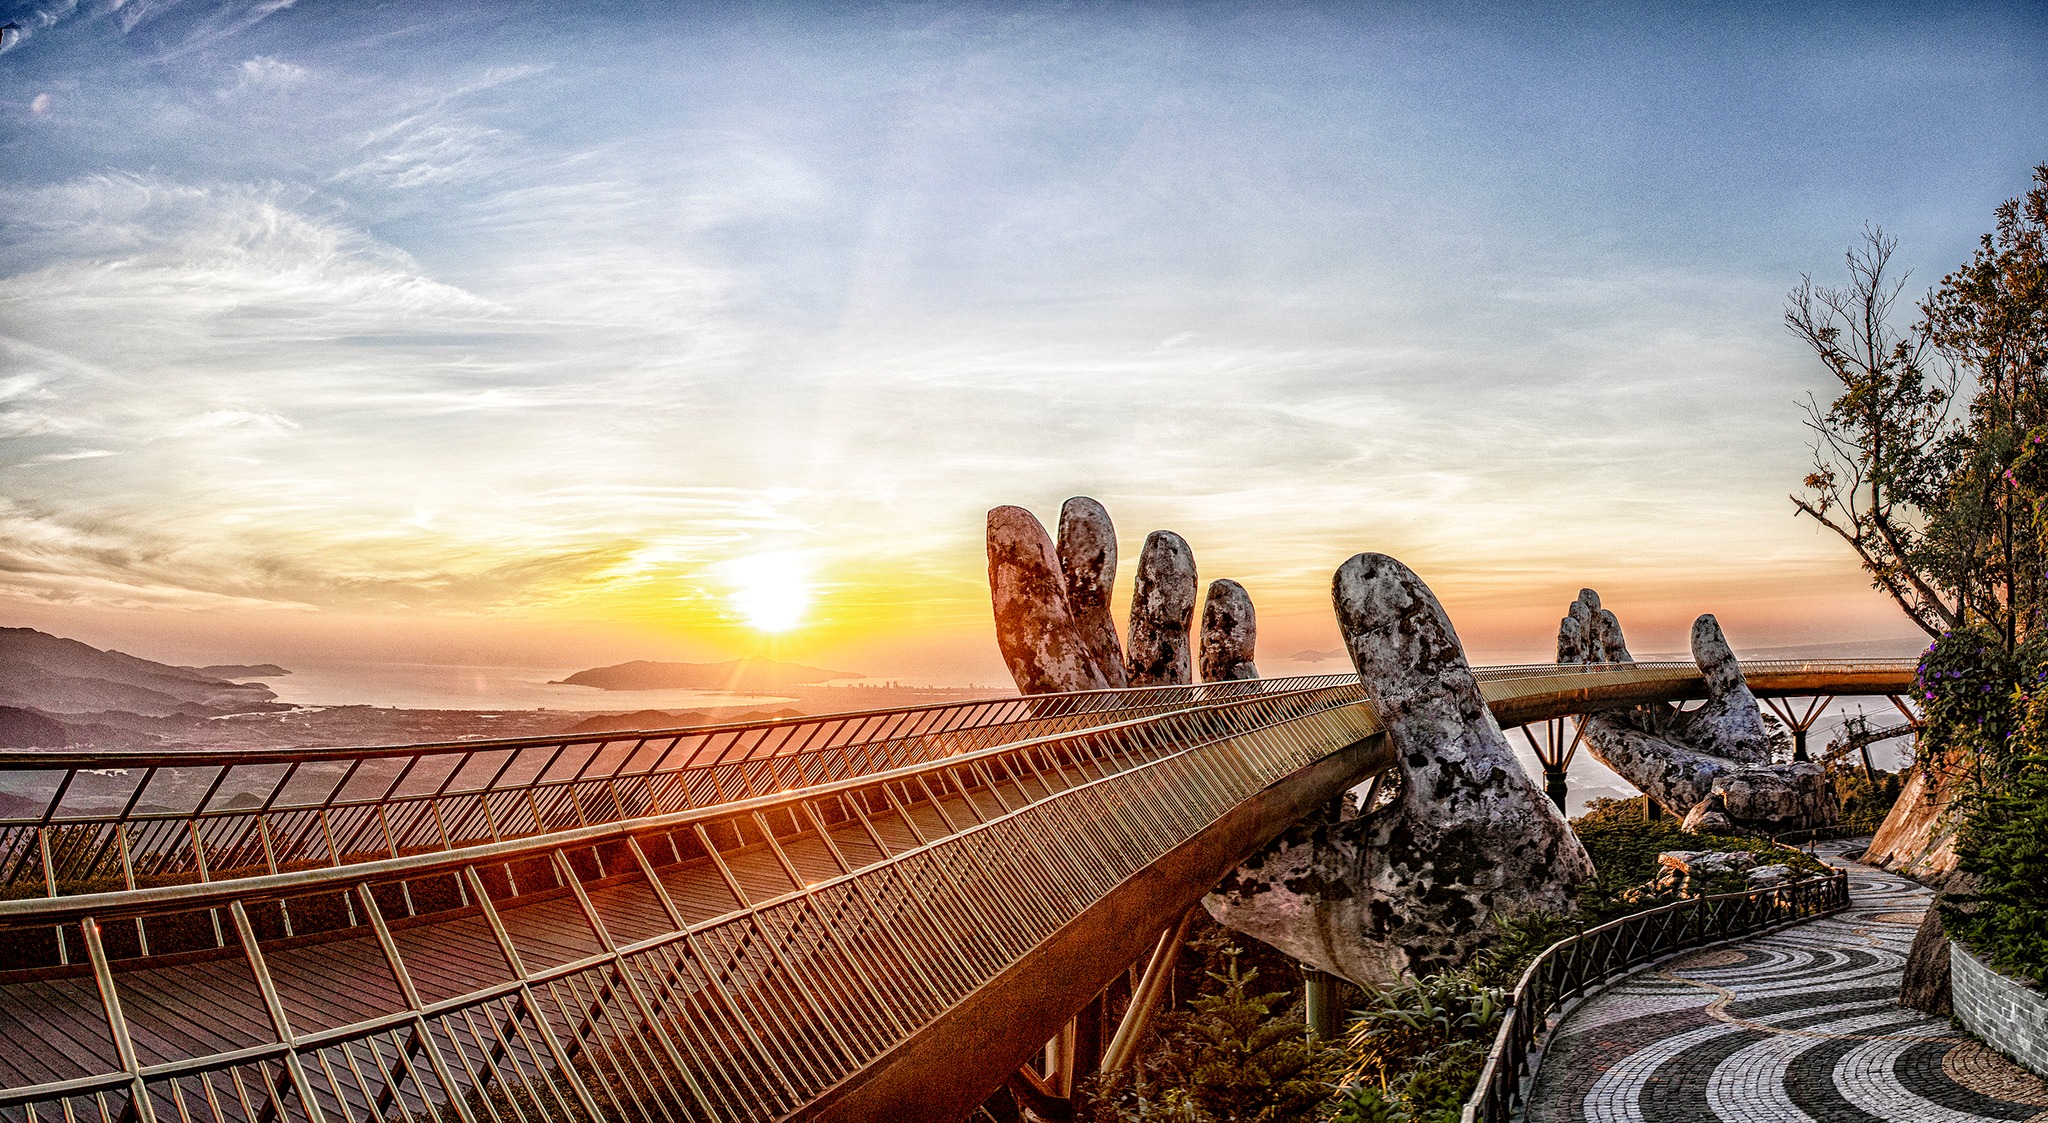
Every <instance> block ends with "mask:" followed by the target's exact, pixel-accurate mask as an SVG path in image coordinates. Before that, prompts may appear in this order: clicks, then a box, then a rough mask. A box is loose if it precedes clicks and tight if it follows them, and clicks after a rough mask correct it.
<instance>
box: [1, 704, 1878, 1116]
mask: <svg viewBox="0 0 2048 1123" xmlns="http://www.w3.org/2000/svg"><path fill="white" fill-rule="evenodd" d="M1830 670H1832V673H1830ZM1772 673H1773V672H1771V671H1769V670H1768V669H1761V668H1756V667H1752V668H1751V675H1752V680H1753V681H1755V682H1757V684H1758V686H1759V688H1760V692H1764V691H1771V690H1774V689H1775V690H1778V691H1780V692H1789V691H1790V690H1793V689H1799V690H1806V689H1810V688H1812V687H1815V686H1821V687H1828V686H1832V687H1834V688H1835V689H1834V690H1832V691H1831V692H1836V693H1844V692H1849V691H1859V692H1860V691H1865V690H1868V691H1870V692H1873V693H1892V692H1896V691H1898V690H1903V689H1904V688H1905V686H1904V683H1905V681H1906V679H1907V678H1908V677H1909V669H1907V668H1901V667H1900V666H1898V665H1874V664H1861V665H1857V666H1855V667H1848V666H1843V667H1839V668H1833V669H1827V668H1820V669H1817V668H1815V667H1814V666H1813V665H1800V666H1797V667H1788V668H1785V669H1784V670H1782V671H1780V672H1776V673H1777V674H1778V678H1777V679H1772V678H1771V674H1772ZM1482 679H1483V680H1485V681H1484V683H1483V686H1484V690H1485V692H1486V694H1487V695H1488V699H1489V702H1490V703H1491V704H1492V706H1493V708H1494V710H1495V712H1496V714H1497V715H1499V716H1500V718H1501V720H1502V721H1503V723H1508V724H1512V723H1519V722H1521V721H1529V720H1535V719H1537V718H1539V717H1547V716H1554V715H1555V714H1558V713H1569V712H1582V711H1584V710H1586V709H1592V708H1607V707H1612V706H1616V705H1627V704H1633V703H1634V702H1639V701H1647V700H1651V699H1652V698H1658V697H1663V698H1671V697H1687V696H1696V695H1697V692H1698V689H1699V681H1698V676H1697V674H1696V672H1691V671H1690V670H1689V669H1688V668H1674V667H1659V666H1650V665H1643V666H1635V667H1619V668H1594V669H1590V670H1589V669H1579V668H1529V669H1524V670H1518V671H1516V672H1514V673H1501V672H1492V673H1486V672H1482ZM1341 682H1342V680H1304V681H1303V683H1300V684H1296V685H1295V686H1294V687H1292V688H1288V687H1286V686H1283V685H1282V684H1278V683H1274V684H1268V687H1267V688H1265V692H1264V693H1257V692H1238V693H1235V694H1233V695H1226V696H1224V697H1223V698H1221V699H1220V700H1209V701H1204V700H1203V699H1202V698H1201V697H1200V696H1199V695H1198V694H1196V695H1190V696H1188V697H1185V698H1182V699H1181V700H1180V703H1179V704H1180V706H1181V708H1179V709H1175V710H1171V711H1168V712H1165V713H1161V712H1158V711H1157V708H1156V707H1155V708H1152V709H1150V710H1148V709H1147V708H1146V707H1144V706H1142V705H1127V706H1124V707H1121V708H1119V710H1118V711H1117V712H1116V713H1114V714H1110V715H1108V717H1109V718H1110V719H1122V720H1107V721H1104V720H1100V719H1097V720H1092V721H1080V722H1077V723H1075V722H1070V723H1068V727H1067V728H1066V729H1064V730H1063V731H1059V732H1051V733H1046V734H1045V735H1043V736H1039V737H1035V738H1031V737H1027V738H1025V739H1023V740H1010V741H1005V740H1003V739H1002V738H1001V737H995V736H991V737H985V738H983V743H982V744H980V745H978V746H975V747H970V748H969V749H968V750H967V751H963V752H958V753H953V754H947V755H941V756H939V757H937V758H935V759H916V755H917V754H912V757H911V762H910V763H908V764H902V763H900V762H899V761H898V760H891V759H888V758H886V757H883V758H878V759H877V761H876V767H875V768H872V769H869V770H866V771H863V770H860V769H852V770H850V772H849V774H847V775H844V776H842V777H839V778H836V779H834V780H833V781H831V782H829V783H821V784H815V785H811V786H806V787H799V788H796V789H794V790H790V791H784V792H779V793H768V794H763V795H759V796H755V797H752V798H746V799H739V800H728V801H726V802H723V803H716V804H712V805H708V806H702V807H696V808H692V809H688V810H685V811H680V812H672V813H668V814H662V815H654V816H643V817H639V818H630V819H623V818H622V819H619V820H617V821H614V822H610V823H605V822H595V823H586V824H582V825H579V826H577V827H574V828H572V829H568V830H557V831H553V832H549V833H546V834H541V835H537V836H535V837H532V838H527V839H503V840H496V841H489V842H485V843H479V844H472V845H467V846H455V847H441V848H435V850H434V851H433V852H422V853H417V854H410V855H408V854H399V855H397V856H389V855H380V854H374V853H373V854H371V855H369V856H368V857H367V858H364V859H361V860H350V861H339V860H337V861H335V862H334V863H333V864H331V865H330V866H329V867H328V868H324V869H323V868H306V869H300V870H297V871H293V870H289V869H287V870H281V871H280V872H278V873H275V874H269V875H265V876H257V877H245V878H239V879H234V880H227V881H216V882H213V883H198V884H186V885H174V886H165V887H160V888H144V889H137V890H122V891H117V892H97V893H94V892H86V893H82V894H77V895H62V894H56V893H54V892H53V893H52V894H51V895H49V896H47V897H46V898H44V899H40V900H15V901H0V966H5V967H9V968H11V969H0V1040H6V1041H8V1042H9V1043H10V1044H11V1045H12V1046H13V1048H10V1049H5V1050H0V1117H4V1118H9V1119H36V1120H42V1119H50V1120H59V1119H61V1120H63V1121H64V1123H77V1120H79V1119H80V1118H87V1119H100V1120H102V1121H103V1123H120V1121H121V1120H124V1119H129V1118H138V1117H140V1118H141V1119H142V1120H144V1123H154V1121H155V1120H158V1119H161V1120H164V1121H166V1123H168V1121H169V1120H173V1119H175V1120H178V1121H179V1123H189V1121H192V1120H219V1121H224V1123H225V1121H234V1123H271V1121H273V1120H275V1121H279V1123H282V1121H283V1120H286V1119H291V1120H297V1119H307V1120H317V1121H320V1123H327V1121H329V1120H333V1121H337V1123H340V1121H346V1123H358V1121H367V1120H368V1119H371V1118H377V1119H398V1118H403V1119H406V1120H408V1121H410V1120H411V1119H412V1118H413V1117H414V1116H416V1115H419V1116H431V1117H435V1118H436V1119H437V1123H439V1121H447V1120H449V1119H450V1118H451V1113H452V1116H453V1117H456V1119H457V1121H458V1123H534V1121H535V1120H538V1119H543V1118H545V1119H556V1118H561V1119H574V1118H593V1117H604V1118H615V1119H632V1120H645V1121H647V1123H655V1121H657V1120H661V1121H664V1123H669V1121H675V1123H680V1121H682V1120H687V1119H722V1118H777V1117H784V1116H792V1115H807V1114H818V1115H823V1116H835V1115H836V1116H837V1117H842V1118H858V1117H860V1116H862V1115H863V1114H868V1113H871V1112H872V1111H873V1110H874V1109H875V1108H876V1106H877V1105H878V1104H881V1103H886V1102H893V1101H892V1100H891V1097H894V1099H895V1100H901V1099H902V1098H903V1096H904V1095H906V1094H913V1093H909V1092H906V1091H905V1089H916V1092H915V1093H914V1094H915V1095H916V1096H917V1097H918V1098H919V1099H925V1098H926V1095H925V1094H926V1093H929V1102H933V1103H940V1102H944V1103H951V1104H958V1103H960V1102H967V1103H970V1104H971V1102H972V1096H973V1095H974V1094H975V1090H976V1089H977V1088H982V1086H983V1084H985V1082H986V1081H987V1079H988V1077H987V1075H986V1072H987V1071H994V1072H996V1073H997V1074H998V1078H1000V1073H1001V1072H1002V1071H1003V1068H1002V1066H1003V1065H1005V1064H1007V1065H1009V1066H1010V1067H1011V1068H1012V1069H1014V1067H1015V1064H1016V1062H1017V1061H1018V1060H1019V1059H1021V1056H1022V1054H1023V1053H1024V1052H1028V1051H1029V1049H1030V1048H1031V1047H1033V1046H1034V1045H1035V1044H1036V1042H1033V1041H1031V1040H1029V1039H1030V1037H1031V1035H1032V1033H1034V1032H1036V1030H1035V1029H1034V1027H1042V1026H1043V1025H1044V1024H1047V1019H1048V1018H1051V1019H1053V1020H1054V1021H1057V1020H1059V1019H1063V1018H1064V1017H1065V1016H1066V1015H1068V1014H1071V1012H1072V1010H1071V1007H1072V1006H1073V1005H1075V1004H1077V1003H1079V1002H1084V1001H1086V1000H1087V998H1088V997H1089V996H1090V995H1092V994H1093V993H1095V992H1096V991H1098V990H1099V989H1100V988H1101V986H1102V985H1103V984H1104V982H1106V981H1107V978H1108V977H1109V976H1110V975H1112V974H1114V973H1117V972H1119V971H1121V970H1122V968H1123V965H1124V963H1125V962H1128V961H1129V960H1130V959H1131V958H1132V957H1133V956H1134V955H1135V954H1136V950H1135V949H1138V948H1142V947H1143V946H1144V945H1145V944H1147V943H1149V942H1150V941H1151V940H1152V939H1153V938H1154V937H1155V936H1156V932H1157V928H1158V926H1159V925H1160V924H1163V923H1165V922H1166V920H1167V919H1168V918H1169V917H1171V916H1174V915H1177V914H1178V912H1179V911H1180V910H1183V909H1185V908H1186V907H1188V905H1189V904H1191V903H1192V902H1193V901H1194V899H1195V898H1197V897H1198V896H1199V895H1200V893H1201V891H1202V890H1203V889H1204V888H1205V887H1206V886H1207V885H1208V884H1211V883H1213V881H1214V880H1215V878H1216V877H1218V876H1220V875H1221V873H1222V872H1224V871H1227V870H1228V869H1229V868H1230V867H1231V866H1232V865H1234V864H1235V863H1236V862H1237V861H1241V860H1242V858H1243V857H1244V856H1245V855H1246V854H1248V853H1250V852H1251V851H1252V850H1255V849H1256V848H1257V847H1258V846H1260V845H1263V844H1264V842H1265V841H1266V840H1267V839H1270V837H1272V834H1273V833H1275V832H1277V831H1278V830H1279V829H1281V828H1282V827H1284V826H1285V825H1286V823H1287V822H1290V821H1292V819H1293V818H1295V817H1298V816H1299V814H1301V812H1302V811H1303V810H1305V809H1306V808H1308V807H1312V806H1315V805H1316V804H1317V803H1318V802H1319V801H1326V800H1327V799H1328V798H1329V797H1330V795H1331V794H1332V793H1334V792H1337V791H1341V790H1343V788H1345V787H1348V786H1349V785H1350V784H1353V783H1356V782H1358V781H1359V780H1360V779H1362V778H1363V776H1364V775H1366V774H1368V773H1369V772H1371V771H1374V770H1377V769H1378V768H1381V767H1384V766H1385V764H1386V761H1385V758H1384V756H1383V755H1379V754H1378V752H1377V750H1371V751H1368V750H1365V749H1363V748H1361V746H1364V745H1366V744H1367V743H1368V741H1369V740H1370V739H1371V738H1372V736H1373V734H1374V733H1375V731H1376V729H1377V725H1376V722H1375V720H1374V719H1373V717H1372V715H1371V713H1370V711H1369V708H1367V707H1366V706H1364V705H1363V703H1362V702H1360V701H1359V697H1360V695H1359V690H1358V688H1357V686H1356V684H1355V683H1348V684H1341ZM1133 714H1136V715H1138V716H1131V715H1133ZM1023 731H1024V732H1039V731H1040V730H1039V729H1037V728H1035V727H1026V728H1025V729H1024V730H1023ZM928 755H929V754H928V753H927V756H928ZM899 759H900V758H899ZM230 767H233V765H231V766H230ZM196 810H198V811H203V810H204V808H203V806H200V807H196ZM248 822H250V823H252V824H253V827H251V828H250V829H251V830H252V831H253V835H252V837H255V838H258V839H259V840H264V841H266V842H267V840H268V838H269V837H270V836H269V834H268V831H269V829H270V828H269V827H268V826H267V825H266V821H265V819H264V818H263V816H262V815H261V814H260V813H258V814H256V815H254V816H252V817H251V818H249V820H248ZM67 828H68V829H71V830H79V829H83V827H82V825H81V824H75V823H74V824H64V823H59V822H54V821H50V820H49V819H47V818H46V819H45V821H44V822H43V823H41V824H39V825H38V826H37V828H36V830H35V833H34V835H33V837H34V838H36V839H37V846H38V848H39V850H40V853H41V855H42V860H43V863H44V868H49V863H50V862H51V860H52V859H51V855H52V854H53V853H55V852H56V851H57V850H59V849H61V848H62V847H63V846H64V845H66V844H67V842H68V839H69V837H70V836H67V835H66V834H65V833H64V830H65V829H67ZM192 829H196V828H192ZM113 832H114V833H113V834H112V836H111V837H112V839H113V844H114V845H116V846H125V845H126V840H127V838H128V837H129V834H128V832H127V828H125V827H123V826H120V825H119V824H118V823H117V824H116V826H115V827H114V828H113ZM444 837H445V835H444ZM122 859H123V860H124V861H127V860H129V855H128V852H127V851H126V850H123V851H122ZM272 868H275V864H274V863H273V865H272ZM1204 879H1206V880H1204ZM50 888H51V889H53V890H54V889H55V888H56V886H54V885H52V886H50ZM1076 941H1079V942H1078V943H1077V942H1076ZM1082 947H1085V948H1086V949H1087V953H1086V954H1084V955H1081V956H1080V957H1079V958H1076V957H1075V955H1074V954H1073V949H1075V948H1082ZM1051 948H1061V949H1067V950H1062V951H1058V952H1049V951H1046V950H1045V949H1051ZM1052 960H1057V962H1052ZM1020 988H1021V989H1020ZM1075 995H1078V996H1079V997H1078V998H1076V997H1074V996H1075ZM1062 1011H1064V1013H1062ZM966 1025H973V1026H976V1027H978V1028H976V1029H975V1030H974V1031H973V1032H971V1033H968V1034H967V1036H966V1037H965V1038H960V1039H959V1041H960V1042H964V1041H966V1040H969V1039H971V1040H973V1041H975V1042H977V1044H975V1045H974V1046H973V1047H971V1048H970V1047H967V1046H965V1045H964V1044H961V1043H959V1042H956V1041H954V1040H953V1039H948V1040H947V1041H945V1042H939V1043H937V1044H935V1042H938V1039H939V1037H940V1036H941V1035H943V1034H944V1033H946V1032H948V1030H949V1029H950V1030H951V1031H952V1032H953V1033H954V1034H955V1035H956V1037H957V1036H958V1034H959V1033H960V1032H961V1027H962V1026H966ZM1041 1036H1042V1035H1041ZM1020 1043H1021V1044H1020ZM935 1058H938V1059H937V1060H935ZM948 1063H950V1065H951V1067H952V1069H954V1070H955V1071H953V1072H951V1073H942V1074H941V1075H938V1076H934V1075H933V1073H934V1071H935V1070H934V1065H935V1064H937V1065H939V1066H940V1068H942V1069H943V1068H944V1067H945V1066H946V1065H947V1064H948ZM983 1090H984V1091H985V1088H983ZM949 1110H950V1109H949Z"/></svg>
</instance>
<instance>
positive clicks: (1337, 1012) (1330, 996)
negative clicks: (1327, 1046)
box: [1301, 964, 1344, 1044]
mask: <svg viewBox="0 0 2048 1123" xmlns="http://www.w3.org/2000/svg"><path fill="white" fill-rule="evenodd" d="M1301 976H1302V983H1303V987H1302V989H1303V990H1304V991H1305V992H1306V993H1305V994H1304V995H1303V998H1304V1000H1305V1001H1306V1003H1307V1005H1308V1029H1309V1032H1310V1033H1312V1034H1314V1035H1315V1037H1316V1040H1318V1041H1322V1042H1325V1043H1331V1044H1334V1043H1336V1042H1337V1041H1339V1040H1340V1039H1342V1037H1343V1036H1344V1007H1343V989H1344V981H1343V980H1342V979H1339V978H1338V977H1337V976H1335V975H1332V974H1330V973H1329V972H1327V971H1319V970H1317V969H1316V968H1314V967H1310V966H1308V965H1307V964H1303V965H1302V968H1301Z"/></svg>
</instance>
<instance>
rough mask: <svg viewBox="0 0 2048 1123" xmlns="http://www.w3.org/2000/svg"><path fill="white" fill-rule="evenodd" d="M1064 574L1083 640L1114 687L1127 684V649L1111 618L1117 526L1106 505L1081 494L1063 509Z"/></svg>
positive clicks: (1071, 609)
mask: <svg viewBox="0 0 2048 1123" xmlns="http://www.w3.org/2000/svg"><path fill="white" fill-rule="evenodd" d="M1058 549H1059V555H1060V573H1061V575H1062V576H1063V577H1065V578H1066V582H1067V611H1068V612H1069V613H1070V614H1072V616H1073V618H1074V627H1075V628H1076V629H1077V630H1078V631H1079V632H1080V635H1081V642H1082V643H1083V644H1085V645H1087V647H1088V653H1089V655H1090V656H1092V657H1093V658H1094V660H1095V665H1096V667H1097V668H1099V669H1100V670H1101V671H1102V677H1103V678H1104V679H1105V680H1107V682H1108V684H1109V685H1110V686H1122V685H1124V652H1123V645H1122V643H1121V642H1119V641H1118V639H1117V635H1116V621H1115V620H1114V619H1113V618H1111V616H1110V614H1109V597H1110V592H1111V591H1112V590H1113V589H1114V588H1115V587H1116V526H1115V524H1113V523H1111V522H1110V521H1109V512H1108V511H1106V510H1104V509H1103V507H1102V504H1100V503H1097V502H1096V501H1095V500H1093V499H1090V498H1088V497H1087V496H1085V495H1076V496H1075V497H1073V498H1072V499H1069V500H1067V501H1066V503H1064V504H1062V505H1061V506H1060V540H1059V546H1058Z"/></svg>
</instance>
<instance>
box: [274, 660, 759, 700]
mask: <svg viewBox="0 0 2048 1123" xmlns="http://www.w3.org/2000/svg"><path fill="white" fill-rule="evenodd" d="M582 669H583V668H581V667H571V666H555V667H513V666H452V665H449V664H444V663H387V662H333V663H303V662H294V663H292V664H291V666H290V670H291V672H292V673H291V674H288V675H267V676H261V677H258V678H255V679H251V680H247V681H255V682H261V683H263V684H264V685H265V686H268V687H269V688H270V689H271V690H273V691H275V692H276V693H277V698H278V701H280V702H288V703H290V704H292V705H298V706H388V707H392V708H395V709H404V710H485V711H489V710H678V709H684V710H687V709H702V708H705V707H710V706H754V705H766V704H769V703H778V704H779V703H785V702H789V701H793V699H792V698H790V697H789V696H788V695H783V694H743V693H734V692H730V691H720V690H681V689H677V690H600V689H598V688H596V687H592V686H570V685H568V684H566V683H562V682H559V681H556V680H560V679H565V678H568V677H569V676H570V675H572V674H575V673H576V672H577V671H579V670H582Z"/></svg>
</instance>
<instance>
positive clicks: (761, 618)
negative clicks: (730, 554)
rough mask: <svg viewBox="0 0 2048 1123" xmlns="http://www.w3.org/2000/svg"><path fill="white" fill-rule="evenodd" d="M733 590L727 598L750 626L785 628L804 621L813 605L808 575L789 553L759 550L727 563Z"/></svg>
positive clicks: (776, 630) (770, 630) (768, 630)
mask: <svg viewBox="0 0 2048 1123" xmlns="http://www.w3.org/2000/svg"><path fill="white" fill-rule="evenodd" d="M726 574H727V576H728V577H729V578H730V579H731V581H732V584H733V591H732V593H731V595H729V596H728V597H727V598H726V599H727V600H728V601H730V602H731V604H732V607H733V609H734V611H736V612H738V613H739V615H740V618H741V619H743V620H745V621H746V622H747V624H748V625H749V626H751V627H754V628H756V629H759V630H760V631H763V632H786V631H789V630H790V629H791V628H794V627H796V626H797V625H798V624H800V623H802V622H803V618H804V612H805V610H807V609H808V608H810V606H811V588H810V582H809V576H808V575H807V574H806V573H805V572H804V567H803V564H802V562H800V561H798V560H797V559H796V558H795V557H792V556H791V555H788V554H759V555H756V556H754V557H750V558H740V559H739V560H737V561H734V562H732V563H730V564H729V565H727V566H726Z"/></svg>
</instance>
